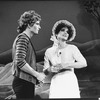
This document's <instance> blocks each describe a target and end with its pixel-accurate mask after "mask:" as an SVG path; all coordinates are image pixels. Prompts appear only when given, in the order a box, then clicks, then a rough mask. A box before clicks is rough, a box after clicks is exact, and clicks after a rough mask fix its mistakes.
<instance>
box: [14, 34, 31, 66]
mask: <svg viewBox="0 0 100 100" xmlns="http://www.w3.org/2000/svg"><path fill="white" fill-rule="evenodd" d="M28 43H29V39H28V37H26V36H25V35H22V36H20V38H18V40H17V42H16V53H15V62H16V64H17V67H19V68H22V67H23V66H24V65H25V64H26V63H27V62H26V60H25V58H26V53H27V49H28Z"/></svg>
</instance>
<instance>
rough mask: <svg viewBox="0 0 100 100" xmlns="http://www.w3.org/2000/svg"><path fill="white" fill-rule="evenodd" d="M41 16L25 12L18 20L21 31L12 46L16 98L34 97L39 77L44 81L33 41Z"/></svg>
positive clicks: (19, 30)
mask: <svg viewBox="0 0 100 100" xmlns="http://www.w3.org/2000/svg"><path fill="white" fill-rule="evenodd" d="M40 21H41V16H40V15H39V14H37V13H36V12H35V11H33V10H30V11H26V12H24V13H23V14H22V15H21V17H20V19H19V20H18V24H19V27H18V29H17V31H18V33H20V34H19V35H18V36H17V37H16V39H15V41H14V43H13V48H12V58H13V65H12V73H13V75H14V80H13V84H12V87H13V90H14V92H15V94H16V98H17V99H20V98H25V99H26V98H33V97H34V90H35V84H36V83H37V79H38V80H39V81H42V80H43V79H44V78H45V75H44V74H43V73H39V72H37V68H36V58H35V51H34V47H33V45H32V43H31V40H30V39H31V38H32V36H33V35H36V34H38V31H39V29H40V28H41V27H40Z"/></svg>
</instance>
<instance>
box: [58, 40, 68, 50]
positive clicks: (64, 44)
mask: <svg viewBox="0 0 100 100" xmlns="http://www.w3.org/2000/svg"><path fill="white" fill-rule="evenodd" d="M66 46H67V43H66V41H65V42H59V44H58V48H59V49H63V48H65V47H66Z"/></svg>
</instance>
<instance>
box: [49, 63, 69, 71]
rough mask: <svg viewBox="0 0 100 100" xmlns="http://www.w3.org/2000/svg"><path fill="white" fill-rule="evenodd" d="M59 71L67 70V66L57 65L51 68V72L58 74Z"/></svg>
mask: <svg viewBox="0 0 100 100" xmlns="http://www.w3.org/2000/svg"><path fill="white" fill-rule="evenodd" d="M61 69H69V64H68V63H66V64H57V65H55V66H51V68H50V70H51V72H59V71H60V70H61Z"/></svg>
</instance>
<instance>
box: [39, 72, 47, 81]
mask: <svg viewBox="0 0 100 100" xmlns="http://www.w3.org/2000/svg"><path fill="white" fill-rule="evenodd" d="M45 77H46V75H45V74H44V73H42V72H41V73H38V76H37V79H38V80H39V81H43V80H44V79H45Z"/></svg>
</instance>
